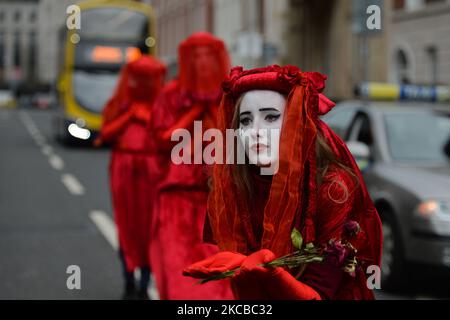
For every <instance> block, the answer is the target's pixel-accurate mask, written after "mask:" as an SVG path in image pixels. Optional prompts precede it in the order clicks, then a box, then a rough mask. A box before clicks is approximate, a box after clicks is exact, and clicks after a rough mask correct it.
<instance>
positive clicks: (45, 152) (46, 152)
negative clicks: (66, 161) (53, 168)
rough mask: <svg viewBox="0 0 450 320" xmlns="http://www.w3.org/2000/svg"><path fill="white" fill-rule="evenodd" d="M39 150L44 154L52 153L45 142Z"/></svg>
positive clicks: (51, 149)
mask: <svg viewBox="0 0 450 320" xmlns="http://www.w3.org/2000/svg"><path fill="white" fill-rule="evenodd" d="M41 151H42V153H43V154H45V155H46V156H49V155H51V154H52V153H53V148H52V147H51V146H49V145H48V144H45V145H43V146H42V148H41Z"/></svg>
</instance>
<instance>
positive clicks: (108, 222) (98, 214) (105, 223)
mask: <svg viewBox="0 0 450 320" xmlns="http://www.w3.org/2000/svg"><path fill="white" fill-rule="evenodd" d="M89 217H90V218H91V220H92V221H93V222H94V224H95V225H96V226H97V228H98V229H99V230H100V232H101V233H102V234H103V236H104V237H105V238H106V240H107V241H108V242H109V244H110V245H111V247H113V249H114V250H118V248H119V244H118V240H117V232H116V225H115V224H114V221H113V220H112V219H111V218H110V217H109V216H108V215H107V214H106V213H105V212H104V211H101V210H92V211H91V212H90V214H89Z"/></svg>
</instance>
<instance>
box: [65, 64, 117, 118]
mask: <svg viewBox="0 0 450 320" xmlns="http://www.w3.org/2000/svg"><path fill="white" fill-rule="evenodd" d="M118 76H119V74H118V73H116V72H96V71H81V70H76V71H74V73H73V90H74V96H75V99H76V100H77V102H78V104H79V105H80V106H81V107H83V108H85V109H87V110H90V111H92V112H95V113H100V112H102V110H103V107H104V106H105V104H106V102H107V101H108V99H109V98H110V97H111V96H112V94H113V92H114V89H115V87H116V82H117V79H118Z"/></svg>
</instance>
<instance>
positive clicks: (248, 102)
mask: <svg viewBox="0 0 450 320" xmlns="http://www.w3.org/2000/svg"><path fill="white" fill-rule="evenodd" d="M325 79H326V76H323V75H321V74H319V73H316V72H302V71H300V69H298V68H297V67H293V66H286V67H279V66H269V67H265V68H259V69H253V70H247V71H244V70H243V69H242V68H241V67H235V68H233V69H232V72H231V73H230V77H229V78H228V79H227V81H225V82H224V84H223V88H224V93H225V95H224V98H223V100H222V104H221V106H220V111H219V127H220V128H221V130H222V132H224V131H225V129H227V128H232V129H238V128H239V129H243V128H244V129H245V127H246V126H252V125H253V124H256V123H259V124H264V123H267V126H268V127H273V126H274V125H275V124H277V123H279V128H280V131H281V133H280V136H279V140H278V142H279V148H278V150H277V151H278V152H277V153H275V154H276V155H277V157H278V158H277V159H276V160H277V164H278V166H277V167H276V168H277V170H276V171H274V172H273V175H261V172H262V171H261V169H262V167H264V166H267V163H266V164H265V163H260V162H258V161H260V160H258V161H254V162H253V164H251V163H250V164H249V163H245V164H235V165H223V164H216V165H215V166H214V175H213V190H212V193H211V194H210V196H209V200H208V219H207V221H206V224H205V237H206V238H207V240H209V241H212V242H214V243H217V244H218V246H219V248H220V249H221V250H223V251H222V252H220V253H218V254H216V255H213V256H211V257H209V258H207V259H204V260H201V261H199V262H197V263H194V264H193V265H191V266H189V267H187V268H186V269H185V270H184V274H185V275H186V276H191V277H196V278H208V277H210V276H212V275H217V274H218V273H221V272H224V271H228V270H233V269H235V268H240V269H239V271H237V272H236V273H235V274H234V276H233V277H232V278H231V282H232V287H233V293H234V295H235V298H237V299H300V300H312V299H317V300H320V299H373V298H374V296H373V292H372V291H371V290H370V289H369V288H368V286H367V284H366V280H367V279H366V278H367V276H366V271H367V267H368V266H370V265H374V266H378V267H379V266H380V257H381V242H382V235H381V224H380V220H379V216H378V213H377V211H376V209H375V207H374V205H373V203H372V200H371V199H370V197H369V194H368V192H367V189H366V186H365V184H364V181H363V179H362V176H361V173H360V171H359V169H358V167H357V165H356V163H355V161H354V159H353V157H352V156H351V154H350V152H349V151H348V149H347V147H346V146H345V143H344V142H343V141H342V140H341V139H340V138H339V137H338V136H337V135H336V134H335V133H334V132H333V131H332V130H331V129H330V128H329V127H328V126H327V125H326V124H325V123H324V122H323V121H322V120H321V119H320V118H319V116H320V115H323V114H325V113H327V112H328V111H329V110H330V109H331V108H332V107H333V106H334V104H333V103H332V102H331V101H330V100H328V99H327V98H326V97H325V96H323V95H322V94H321V93H320V92H321V91H322V90H323V89H324V87H325ZM264 95H265V96H267V97H265V98H264V99H262V97H264ZM249 97H250V98H251V99H250V98H249ZM255 104H256V106H255ZM252 108H253V109H252ZM258 108H259V109H258ZM281 115H282V117H281ZM255 139H256V140H255V141H259V139H262V135H261V134H259V133H258V134H257V137H256V138H255ZM277 147H278V146H277ZM265 148H268V146H267V145H265V144H264V143H261V142H258V143H255V144H254V146H253V147H252V145H251V144H250V148H248V149H245V152H246V157H247V158H251V157H252V150H253V152H256V153H258V152H260V150H264V149H265ZM269 148H271V147H270V145H269ZM271 151H275V150H271ZM258 155H259V154H258ZM247 160H248V159H247ZM261 161H262V160H261ZM247 162H248V161H247ZM294 229H296V230H299V231H300V233H301V236H302V238H303V243H313V244H314V245H315V246H316V247H320V246H321V245H324V244H327V243H329V241H330V240H331V239H335V240H342V241H343V240H346V241H348V243H350V244H351V245H352V246H353V247H354V248H355V249H356V250H357V251H356V261H357V266H356V269H355V270H354V272H350V273H349V272H346V271H344V270H343V268H342V266H341V265H340V264H339V263H338V261H341V258H342V257H343V255H341V253H343V252H344V251H340V250H339V249H342V248H339V246H336V247H334V249H336V250H335V252H334V253H333V250H331V251H328V258H326V259H325V262H324V263H316V264H314V263H312V264H308V265H306V267H305V268H303V269H301V271H300V272H299V270H298V269H285V268H283V267H277V268H265V267H262V266H261V264H264V263H268V262H270V261H273V260H274V259H276V258H278V257H282V256H285V255H287V254H290V253H292V252H293V251H295V250H296V249H295V247H294V244H293V242H292V240H291V233H292V231H293V230H294ZM333 257H334V258H333ZM294 272H295V273H294Z"/></svg>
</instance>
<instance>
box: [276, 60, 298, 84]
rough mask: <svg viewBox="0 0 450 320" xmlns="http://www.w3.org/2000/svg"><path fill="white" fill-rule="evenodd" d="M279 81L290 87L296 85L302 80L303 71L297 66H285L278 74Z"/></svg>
mask: <svg viewBox="0 0 450 320" xmlns="http://www.w3.org/2000/svg"><path fill="white" fill-rule="evenodd" d="M278 79H279V80H281V81H283V82H286V83H288V84H290V85H296V84H297V83H299V81H300V79H301V70H300V69H299V68H298V67H296V66H291V65H287V66H284V67H283V68H281V70H280V71H279V72H278Z"/></svg>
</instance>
